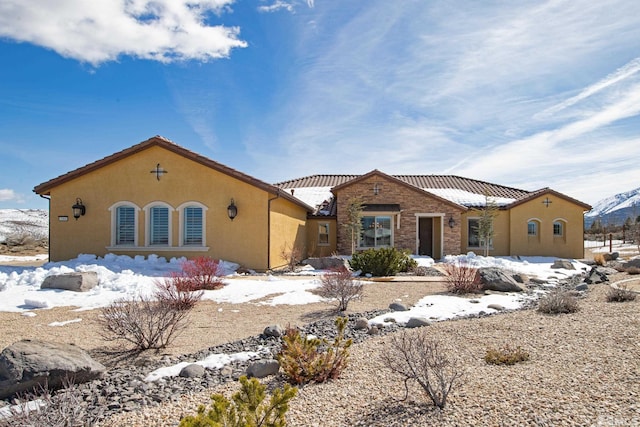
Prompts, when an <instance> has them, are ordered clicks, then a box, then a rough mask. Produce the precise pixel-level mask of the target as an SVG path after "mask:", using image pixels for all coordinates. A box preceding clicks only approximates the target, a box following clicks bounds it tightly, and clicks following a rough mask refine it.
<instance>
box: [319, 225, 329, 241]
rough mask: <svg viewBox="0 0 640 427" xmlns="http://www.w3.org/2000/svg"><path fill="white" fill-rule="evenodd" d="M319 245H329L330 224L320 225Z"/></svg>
mask: <svg viewBox="0 0 640 427" xmlns="http://www.w3.org/2000/svg"><path fill="white" fill-rule="evenodd" d="M318 245H319V246H327V245H329V224H328V223H322V224H318Z"/></svg>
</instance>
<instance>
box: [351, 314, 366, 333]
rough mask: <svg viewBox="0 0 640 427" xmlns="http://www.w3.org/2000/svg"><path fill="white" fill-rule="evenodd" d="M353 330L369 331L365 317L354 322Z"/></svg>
mask: <svg viewBox="0 0 640 427" xmlns="http://www.w3.org/2000/svg"><path fill="white" fill-rule="evenodd" d="M353 329H356V330H359V331H360V330H366V329H369V320H368V319H367V318H366V317H359V318H358V319H357V320H356V324H355V325H354V327H353Z"/></svg>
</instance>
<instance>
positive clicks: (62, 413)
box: [0, 379, 100, 427]
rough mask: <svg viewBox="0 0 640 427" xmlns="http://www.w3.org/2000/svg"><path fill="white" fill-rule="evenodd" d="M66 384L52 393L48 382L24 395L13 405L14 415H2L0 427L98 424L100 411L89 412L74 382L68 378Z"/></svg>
mask: <svg viewBox="0 0 640 427" xmlns="http://www.w3.org/2000/svg"><path fill="white" fill-rule="evenodd" d="M63 387H64V388H63V389H61V390H59V391H57V392H56V393H55V394H52V393H51V392H50V391H49V390H48V388H47V386H46V384H45V385H43V386H41V387H40V389H39V390H37V392H35V391H34V392H33V393H27V394H24V395H21V396H20V397H18V398H17V399H15V401H16V402H17V403H16V404H15V405H13V406H11V407H10V409H9V411H10V414H8V415H7V416H4V417H3V416H2V415H0V427H42V426H51V427H76V426H77V427H82V426H85V425H94V424H96V423H97V421H98V418H99V417H100V414H99V413H98V414H94V415H89V413H88V412H87V406H86V403H85V399H83V395H82V394H81V393H80V392H79V391H78V389H77V387H76V386H75V385H74V384H73V381H71V380H69V379H67V380H65V381H64V382H63Z"/></svg>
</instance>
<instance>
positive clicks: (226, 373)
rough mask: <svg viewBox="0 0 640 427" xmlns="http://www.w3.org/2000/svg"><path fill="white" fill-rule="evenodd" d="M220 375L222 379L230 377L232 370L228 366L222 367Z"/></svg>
mask: <svg viewBox="0 0 640 427" xmlns="http://www.w3.org/2000/svg"><path fill="white" fill-rule="evenodd" d="M220 375H222V376H223V377H230V376H231V375H233V368H232V367H231V366H229V365H225V366H223V367H222V369H220Z"/></svg>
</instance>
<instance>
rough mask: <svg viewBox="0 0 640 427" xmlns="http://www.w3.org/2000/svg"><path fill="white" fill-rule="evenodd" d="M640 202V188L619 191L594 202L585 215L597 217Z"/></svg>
mask: <svg viewBox="0 0 640 427" xmlns="http://www.w3.org/2000/svg"><path fill="white" fill-rule="evenodd" d="M637 204H640V188H636V189H635V190H631V191H627V192H625V193H619V194H616V195H615V196H611V197H607V198H605V199H602V200H600V201H598V203H596V204H595V205H594V206H593V208H592V209H591V210H590V211H589V212H587V213H586V214H585V216H586V217H598V216H601V215H606V214H610V213H612V212H615V211H617V210H620V209H624V208H632V207H634V206H635V205H637Z"/></svg>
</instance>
